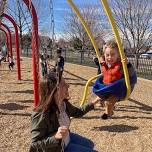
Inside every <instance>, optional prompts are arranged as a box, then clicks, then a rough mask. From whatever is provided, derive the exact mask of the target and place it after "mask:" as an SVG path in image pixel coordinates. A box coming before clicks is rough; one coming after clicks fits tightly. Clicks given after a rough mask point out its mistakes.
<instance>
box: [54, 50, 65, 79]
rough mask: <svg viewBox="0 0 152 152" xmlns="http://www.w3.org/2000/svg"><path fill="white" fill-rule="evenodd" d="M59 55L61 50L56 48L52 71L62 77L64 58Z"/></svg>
mask: <svg viewBox="0 0 152 152" xmlns="http://www.w3.org/2000/svg"><path fill="white" fill-rule="evenodd" d="M61 54H62V48H58V49H57V59H56V63H55V69H54V71H55V72H58V73H59V75H60V76H62V74H63V70H64V58H63V56H62V55H61Z"/></svg>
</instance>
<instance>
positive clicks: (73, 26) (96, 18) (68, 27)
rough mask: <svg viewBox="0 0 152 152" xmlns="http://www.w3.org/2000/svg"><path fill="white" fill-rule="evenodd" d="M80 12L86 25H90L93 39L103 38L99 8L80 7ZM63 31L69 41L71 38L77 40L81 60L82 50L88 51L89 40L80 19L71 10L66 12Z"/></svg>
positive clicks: (82, 56)
mask: <svg viewBox="0 0 152 152" xmlns="http://www.w3.org/2000/svg"><path fill="white" fill-rule="evenodd" d="M81 14H82V16H83V17H84V19H85V21H86V22H87V24H88V26H89V27H90V29H91V31H92V33H93V35H94V37H95V39H98V40H103V37H104V30H103V29H102V26H101V25H102V24H101V16H102V13H101V12H100V10H99V8H98V7H96V6H85V7H83V8H81ZM64 31H65V33H66V39H67V38H68V39H69V40H70V41H71V40H72V39H73V40H74V41H75V40H77V41H79V48H80V50H81V59H82V60H83V58H84V52H86V51H90V50H89V49H87V48H88V47H89V45H90V44H91V42H90V39H89V37H88V35H87V33H86V31H85V29H84V28H83V26H82V24H81V22H80V20H79V19H78V17H77V16H76V15H75V14H74V13H73V12H68V13H67V14H66V17H65V22H64ZM74 44H76V43H74ZM99 47H100V46H99ZM80 50H79V51H80Z"/></svg>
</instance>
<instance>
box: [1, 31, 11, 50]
mask: <svg viewBox="0 0 152 152" xmlns="http://www.w3.org/2000/svg"><path fill="white" fill-rule="evenodd" d="M0 30H1V31H3V32H4V33H5V36H6V45H7V50H8V52H9V51H10V49H9V35H8V33H7V32H6V31H5V30H4V29H2V28H0Z"/></svg>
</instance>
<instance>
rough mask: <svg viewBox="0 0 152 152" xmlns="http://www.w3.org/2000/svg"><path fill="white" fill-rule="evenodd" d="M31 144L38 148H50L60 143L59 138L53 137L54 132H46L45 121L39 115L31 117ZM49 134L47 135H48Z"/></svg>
mask: <svg viewBox="0 0 152 152" xmlns="http://www.w3.org/2000/svg"><path fill="white" fill-rule="evenodd" d="M31 134H32V141H33V142H32V146H34V147H37V148H38V149H42V148H43V149H45V148H51V147H55V146H59V145H60V140H57V139H55V137H54V134H55V132H54V133H50V134H49V133H48V128H47V122H46V121H45V118H42V117H41V116H40V117H39V118H38V117H35V118H32V130H31ZM48 134H49V135H48Z"/></svg>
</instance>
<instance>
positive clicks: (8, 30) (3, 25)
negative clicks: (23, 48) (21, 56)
mask: <svg viewBox="0 0 152 152" xmlns="http://www.w3.org/2000/svg"><path fill="white" fill-rule="evenodd" d="M1 28H2V29H6V30H7V32H8V35H9V48H10V49H9V50H10V56H11V57H13V51H12V37H11V31H10V29H9V28H8V27H7V26H6V25H5V24H3V23H1Z"/></svg>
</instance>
